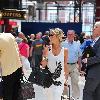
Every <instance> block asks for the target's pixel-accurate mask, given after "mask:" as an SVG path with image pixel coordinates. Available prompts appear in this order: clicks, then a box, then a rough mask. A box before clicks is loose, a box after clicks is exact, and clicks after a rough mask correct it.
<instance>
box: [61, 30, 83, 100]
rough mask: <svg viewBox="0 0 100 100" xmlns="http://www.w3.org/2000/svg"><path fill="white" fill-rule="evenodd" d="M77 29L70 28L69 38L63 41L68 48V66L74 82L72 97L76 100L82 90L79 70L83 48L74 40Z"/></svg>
mask: <svg viewBox="0 0 100 100" xmlns="http://www.w3.org/2000/svg"><path fill="white" fill-rule="evenodd" d="M74 37H75V31H74V30H68V32H67V39H66V40H65V41H64V42H63V43H62V46H63V47H64V48H67V49H68V63H67V64H68V66H69V73H70V77H71V83H72V97H73V98H75V100H78V99H79V96H80V91H79V86H78V81H79V78H78V76H79V71H80V69H81V68H80V67H81V54H82V53H81V50H80V45H79V44H78V43H77V42H76V41H74Z"/></svg>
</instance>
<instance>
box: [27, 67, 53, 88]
mask: <svg viewBox="0 0 100 100" xmlns="http://www.w3.org/2000/svg"><path fill="white" fill-rule="evenodd" d="M28 81H30V82H33V83H34V84H37V85H39V86H42V87H44V88H49V87H50V86H51V85H52V84H53V79H52V73H51V72H50V71H49V69H48V67H46V68H45V69H42V68H40V69H36V68H35V69H34V71H32V73H31V74H30V76H29V79H28Z"/></svg>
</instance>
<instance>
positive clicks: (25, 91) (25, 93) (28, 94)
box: [18, 76, 35, 100]
mask: <svg viewBox="0 0 100 100" xmlns="http://www.w3.org/2000/svg"><path fill="white" fill-rule="evenodd" d="M24 78H25V76H24ZM25 80H26V78H25ZM32 98H35V92H34V88H33V83H32V82H28V81H27V80H26V81H24V79H21V89H20V90H19V97H18V100H27V99H32Z"/></svg>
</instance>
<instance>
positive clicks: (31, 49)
mask: <svg viewBox="0 0 100 100" xmlns="http://www.w3.org/2000/svg"><path fill="white" fill-rule="evenodd" d="M32 51H33V46H31V48H30V55H29V56H30V57H32Z"/></svg>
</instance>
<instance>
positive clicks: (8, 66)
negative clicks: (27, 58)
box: [0, 33, 22, 100]
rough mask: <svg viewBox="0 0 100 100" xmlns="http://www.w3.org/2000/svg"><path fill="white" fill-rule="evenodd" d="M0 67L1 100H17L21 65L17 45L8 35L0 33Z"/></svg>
mask: <svg viewBox="0 0 100 100" xmlns="http://www.w3.org/2000/svg"><path fill="white" fill-rule="evenodd" d="M0 66H1V68H2V80H3V81H2V86H3V100H18V99H17V97H18V91H19V89H20V78H21V77H22V67H21V66H22V65H21V61H20V57H19V51H18V46H17V43H16V41H15V38H14V36H13V35H12V34H10V33H0Z"/></svg>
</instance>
